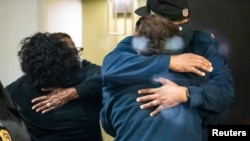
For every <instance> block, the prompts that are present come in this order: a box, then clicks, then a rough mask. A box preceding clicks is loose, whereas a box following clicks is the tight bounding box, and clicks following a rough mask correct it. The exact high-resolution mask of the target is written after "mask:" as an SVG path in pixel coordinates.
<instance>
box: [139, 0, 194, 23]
mask: <svg viewBox="0 0 250 141" xmlns="http://www.w3.org/2000/svg"><path fill="white" fill-rule="evenodd" d="M152 12H154V13H157V14H160V15H162V16H164V17H166V18H168V19H170V20H172V21H176V20H182V19H185V18H190V9H189V5H188V2H187V0H148V1H147V5H146V6H143V7H140V8H138V9H136V10H135V13H136V14H137V15H139V16H142V17H144V16H147V15H149V14H151V13H152Z"/></svg>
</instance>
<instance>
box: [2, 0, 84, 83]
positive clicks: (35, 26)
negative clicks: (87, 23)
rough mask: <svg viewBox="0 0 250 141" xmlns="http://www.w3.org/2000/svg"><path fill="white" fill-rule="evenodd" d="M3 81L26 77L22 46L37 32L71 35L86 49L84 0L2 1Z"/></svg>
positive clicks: (8, 81) (77, 43)
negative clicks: (20, 58)
mask: <svg viewBox="0 0 250 141" xmlns="http://www.w3.org/2000/svg"><path fill="white" fill-rule="evenodd" d="M0 31H1V34H0V80H1V81H2V83H3V85H4V86H6V85H7V84H9V83H11V82H12V81H14V80H16V79H17V78H18V77H20V76H21V75H22V72H21V70H20V67H19V61H18V58H17V51H18V49H19V48H18V44H19V42H20V41H21V40H22V39H23V38H25V37H27V36H30V35H32V34H34V33H35V32H38V31H41V32H44V31H49V32H58V31H61V32H67V33H69V34H70V35H71V36H72V38H73V39H74V40H75V42H76V45H77V46H81V45H82V4H81V0H0Z"/></svg>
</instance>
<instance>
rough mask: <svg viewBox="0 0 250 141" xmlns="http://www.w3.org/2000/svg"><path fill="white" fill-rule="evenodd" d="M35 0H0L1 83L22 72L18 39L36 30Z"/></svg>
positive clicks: (9, 80) (16, 76)
mask: <svg viewBox="0 0 250 141" xmlns="http://www.w3.org/2000/svg"><path fill="white" fill-rule="evenodd" d="M37 5H38V2H37V0H0V31H1V34H0V80H1V81H2V83H3V85H6V84H8V83H10V82H11V81H13V80H15V79H16V78H18V77H19V76H20V75H21V74H22V72H21V70H20V67H19V62H18V58H17V50H18V44H19V42H20V40H21V39H22V38H24V37H26V36H29V35H30V34H32V33H34V32H35V31H38V29H39V27H38V16H37V15H38V10H37Z"/></svg>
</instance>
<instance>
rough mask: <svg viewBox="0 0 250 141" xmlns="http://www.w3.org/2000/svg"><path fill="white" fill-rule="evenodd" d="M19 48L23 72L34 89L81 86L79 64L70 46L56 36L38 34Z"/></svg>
mask: <svg viewBox="0 0 250 141" xmlns="http://www.w3.org/2000/svg"><path fill="white" fill-rule="evenodd" d="M20 44H21V50H20V51H18V57H19V61H20V65H21V69H22V71H23V72H24V73H25V74H26V76H27V77H28V78H29V80H31V81H32V83H33V84H34V86H35V87H39V88H49V87H69V86H72V85H75V84H77V83H79V82H80V79H81V66H80V62H79V61H78V58H77V56H76V55H75V53H74V51H73V50H72V49H71V48H70V47H69V46H68V44H67V43H66V42H63V41H61V40H60V39H59V38H58V37H57V36H55V35H53V34H50V33H48V32H46V33H41V32H38V33H36V34H34V35H33V36H31V37H27V38H24V39H23V40H22V41H21V43H20Z"/></svg>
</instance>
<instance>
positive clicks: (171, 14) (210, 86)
mask: <svg viewBox="0 0 250 141" xmlns="http://www.w3.org/2000/svg"><path fill="white" fill-rule="evenodd" d="M135 13H136V14H137V15H139V16H142V17H145V16H148V15H150V14H153V13H156V14H160V15H162V16H164V17H166V18H168V19H170V20H171V21H172V22H173V23H174V24H177V25H178V26H179V30H180V36H181V37H182V38H183V39H184V42H185V45H186V46H185V49H184V51H183V55H184V54H186V53H195V54H197V55H200V56H203V57H205V58H207V59H208V60H209V61H211V64H212V65H213V71H212V72H211V73H210V74H209V76H211V78H210V79H209V81H208V83H207V84H206V85H201V87H197V86H196V89H203V90H202V91H201V92H200V93H199V94H200V95H199V96H201V97H203V98H205V99H204V100H205V101H203V102H202V104H201V105H202V106H197V105H196V106H194V103H193V102H194V101H195V100H194V99H196V96H198V95H196V94H197V93H195V92H194V91H195V89H194V87H188V91H189V96H190V97H189V102H188V103H189V106H190V107H196V108H199V109H200V110H199V112H200V115H201V117H202V118H203V121H202V127H203V139H202V141H206V140H207V127H208V125H209V124H221V123H223V121H224V120H225V119H226V116H227V111H228V108H229V106H230V105H231V104H232V102H233V100H234V97H235V96H234V93H235V92H234V91H235V90H234V84H233V79H232V75H231V72H230V69H229V67H228V65H227V64H226V63H225V59H224V57H223V56H222V55H221V54H220V53H219V51H218V50H217V49H218V43H217V41H216V40H215V39H214V36H213V35H212V34H209V33H206V32H203V31H197V30H193V28H192V27H191V23H190V18H191V11H190V7H189V4H188V0H147V3H146V6H143V7H140V8H138V9H136V10H135ZM200 49H202V50H203V52H202V51H201V50H200ZM198 50H199V51H198ZM175 57H177V56H175ZM173 58H174V57H173V56H171V59H170V60H171V62H170V64H172V66H175V64H176V63H174V59H173ZM190 61H191V60H190ZM218 62H220V63H219V64H217V63H218ZM183 65H184V64H183ZM169 67H170V69H172V70H174V69H173V68H171V66H169ZM176 71H178V72H184V70H176ZM223 73H224V74H223ZM206 75H207V74H206ZM216 75H217V76H216ZM218 78H228V79H218ZM217 84H219V85H222V86H223V87H224V88H225V90H222V89H220V88H218V87H217ZM162 89H163V87H162ZM226 89H227V90H226ZM152 90H153V89H147V92H146V91H143V92H144V94H148V92H149V91H152ZM156 94H158V93H156ZM164 94H165V93H164ZM165 95H167V94H165ZM223 97H225V99H224V98H223ZM152 100H155V99H152ZM215 100H216V101H215ZM210 101H214V102H212V103H210ZM140 102H146V101H140ZM164 104H165V105H168V104H167V103H164ZM160 106H161V105H159V107H160ZM221 106H222V107H221ZM158 112H159V111H158Z"/></svg>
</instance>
